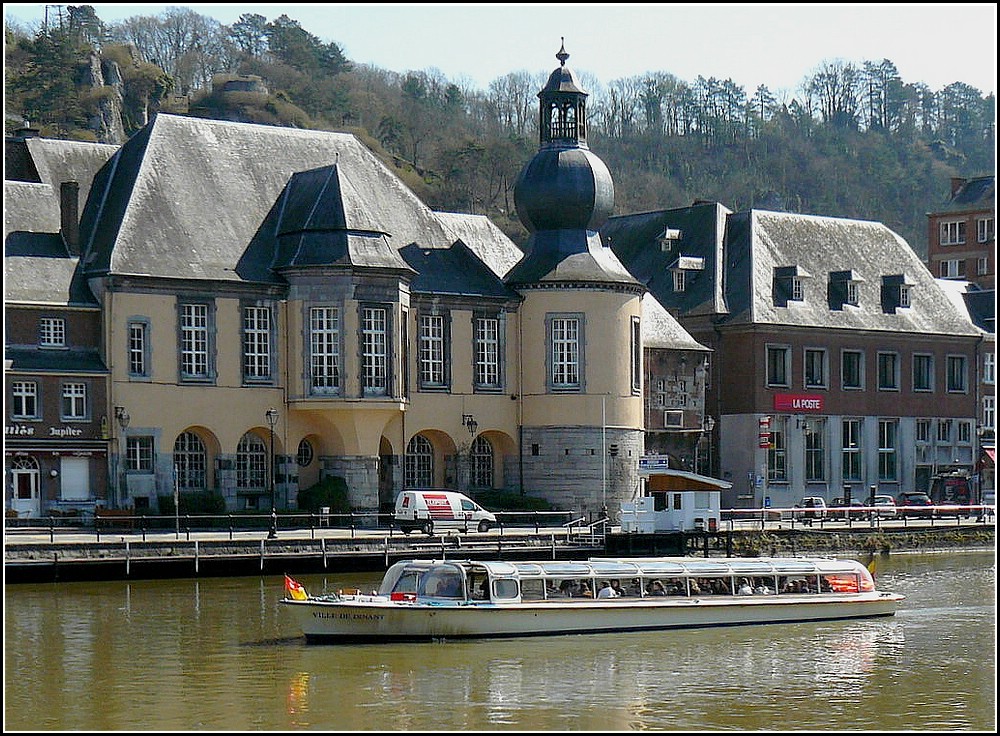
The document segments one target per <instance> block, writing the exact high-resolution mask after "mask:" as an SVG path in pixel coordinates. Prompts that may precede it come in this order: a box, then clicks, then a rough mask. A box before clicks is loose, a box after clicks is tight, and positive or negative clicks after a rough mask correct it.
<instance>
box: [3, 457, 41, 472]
mask: <svg viewBox="0 0 1000 736" xmlns="http://www.w3.org/2000/svg"><path fill="white" fill-rule="evenodd" d="M10 469H11V470H38V461H37V460H35V458H33V457H15V458H14V461H13V462H12V463H11V464H10Z"/></svg>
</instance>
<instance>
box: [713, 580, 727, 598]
mask: <svg viewBox="0 0 1000 736" xmlns="http://www.w3.org/2000/svg"><path fill="white" fill-rule="evenodd" d="M712 592H713V593H715V594H716V595H729V583H727V582H726V581H725V580H723V579H722V578H715V580H713V581H712Z"/></svg>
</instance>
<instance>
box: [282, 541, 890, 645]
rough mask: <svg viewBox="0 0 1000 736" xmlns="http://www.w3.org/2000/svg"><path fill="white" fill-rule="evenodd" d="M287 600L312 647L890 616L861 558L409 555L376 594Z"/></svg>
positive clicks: (298, 594) (288, 586) (292, 585)
mask: <svg viewBox="0 0 1000 736" xmlns="http://www.w3.org/2000/svg"><path fill="white" fill-rule="evenodd" d="M285 590H286V595H285V597H284V598H283V599H282V600H281V603H282V604H284V605H285V606H286V607H287V610H288V611H289V612H290V614H291V615H292V616H293V617H294V619H295V621H296V622H297V624H298V626H299V628H300V629H301V630H302V632H303V634H304V635H305V638H306V640H307V641H309V642H323V641H328V642H335V641H392V640H421V639H424V640H430V639H458V638H473V637H509V636H539V635H554V634H592V633H602V632H620V631H650V630H657V629H674V628H692V627H704V626H733V625H741V624H768V623H789V622H796V621H829V620H837V619H854V618H871V617H877V616H892V615H894V614H895V612H896V608H897V606H898V604H899V602H900V601H901V600H903V596H901V595H899V594H896V593H888V592H880V591H878V590H876V589H875V582H874V579H873V578H872V575H871V572H870V571H869V570H868V568H866V567H865V566H864V565H863V564H861V563H860V562H858V561H856V560H842V559H830V558H799V557H794V558H764V557H754V558H720V559H714V558H693V557H657V558H627V559H612V558H593V559H590V560H588V561H546V562H503V561H494V562H480V561H473V560H405V561H401V562H397V563H395V564H394V565H392V566H391V567H390V568H389V569H388V570H387V571H386V573H385V576H384V577H383V579H382V584H381V585H380V586H379V589H378V590H377V591H374V590H373V591H371V592H370V593H363V592H361V591H359V590H340V591H337V592H336V593H329V594H324V595H309V594H308V593H307V592H306V591H305V589H304V588H303V587H302V586H301V585H300V584H299V583H297V582H296V581H295V580H293V579H292V578H290V577H288V576H287V575H286V576H285Z"/></svg>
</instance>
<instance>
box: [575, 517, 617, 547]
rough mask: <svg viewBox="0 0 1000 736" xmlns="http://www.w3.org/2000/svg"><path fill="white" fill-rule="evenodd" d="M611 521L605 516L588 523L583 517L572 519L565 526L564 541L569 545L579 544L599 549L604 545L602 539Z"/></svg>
mask: <svg viewBox="0 0 1000 736" xmlns="http://www.w3.org/2000/svg"><path fill="white" fill-rule="evenodd" d="M610 524H611V520H610V519H608V518H607V517H605V516H602V517H600V518H598V519H597V520H596V521H589V520H587V519H585V518H583V517H581V518H578V519H572V520H570V521H568V522H566V523H565V524H563V528H565V529H566V541H567V542H569V543H570V544H579V545H584V546H587V547H601V546H603V545H604V537H605V536H606V535H607V533H608V527H609V525H610Z"/></svg>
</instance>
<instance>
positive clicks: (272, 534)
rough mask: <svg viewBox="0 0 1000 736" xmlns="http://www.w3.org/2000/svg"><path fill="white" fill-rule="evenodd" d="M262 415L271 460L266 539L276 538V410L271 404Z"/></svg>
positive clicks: (269, 465)
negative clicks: (268, 433)
mask: <svg viewBox="0 0 1000 736" xmlns="http://www.w3.org/2000/svg"><path fill="white" fill-rule="evenodd" d="M264 417H265V418H266V419H267V426H268V427H269V428H270V430H271V451H270V456H271V460H270V463H269V464H268V474H267V478H268V483H269V484H270V487H271V528H270V530H269V531H268V532H267V538H268V539H277V538H278V508H277V506H278V505H277V502H276V501H275V499H274V425H275V424H277V423H278V410H277V409H275V408H274V407H273V406H272V407H271V408H270V409H268V410H267V411H266V412H264Z"/></svg>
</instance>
